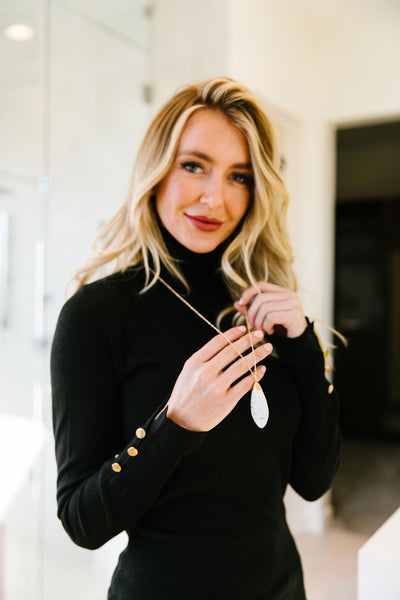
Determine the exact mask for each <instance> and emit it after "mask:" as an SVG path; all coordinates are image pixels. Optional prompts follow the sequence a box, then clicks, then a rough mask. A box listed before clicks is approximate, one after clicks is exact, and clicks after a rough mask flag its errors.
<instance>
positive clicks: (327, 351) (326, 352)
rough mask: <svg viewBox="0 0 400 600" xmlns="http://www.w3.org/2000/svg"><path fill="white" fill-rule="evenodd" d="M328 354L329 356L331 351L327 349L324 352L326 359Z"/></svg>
mask: <svg viewBox="0 0 400 600" xmlns="http://www.w3.org/2000/svg"><path fill="white" fill-rule="evenodd" d="M328 354H329V350H326V349H325V350H324V358H326V357H327V356H328Z"/></svg>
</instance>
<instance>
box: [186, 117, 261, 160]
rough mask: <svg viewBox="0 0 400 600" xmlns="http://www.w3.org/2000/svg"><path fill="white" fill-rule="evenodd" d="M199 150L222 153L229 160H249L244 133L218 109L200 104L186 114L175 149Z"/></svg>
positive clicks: (214, 153) (216, 153)
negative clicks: (192, 112) (192, 111)
mask: <svg viewBox="0 0 400 600" xmlns="http://www.w3.org/2000/svg"><path fill="white" fill-rule="evenodd" d="M193 150H197V151H202V152H205V153H207V154H210V156H214V155H218V154H219V153H222V154H223V155H224V156H225V158H226V159H227V160H230V159H231V160H232V162H249V160H250V157H249V149H248V144H247V140H246V137H245V136H244V134H243V133H242V132H241V131H240V130H239V129H238V128H237V127H236V126H235V125H233V123H232V122H231V121H230V120H229V119H228V117H226V116H225V115H224V114H223V113H222V112H221V111H218V110H212V109H207V108H201V109H199V110H197V111H196V112H195V113H194V114H193V115H192V116H191V117H189V119H188V121H187V123H186V125H185V127H184V129H183V132H182V135H181V138H180V141H179V145H178V152H180V153H181V152H190V151H193Z"/></svg>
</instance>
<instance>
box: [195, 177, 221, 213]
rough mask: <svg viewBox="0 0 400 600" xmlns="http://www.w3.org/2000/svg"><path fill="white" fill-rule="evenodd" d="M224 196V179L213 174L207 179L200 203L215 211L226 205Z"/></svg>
mask: <svg viewBox="0 0 400 600" xmlns="http://www.w3.org/2000/svg"><path fill="white" fill-rule="evenodd" d="M224 195H225V192H224V180H223V177H221V176H219V175H218V174H213V175H212V176H210V177H209V178H208V179H207V182H206V185H205V187H204V190H203V193H202V195H201V198H200V202H201V203H202V204H206V205H207V206H209V207H210V208H212V209H213V210H215V209H217V208H220V207H221V206H223V205H224V201H225V199H224Z"/></svg>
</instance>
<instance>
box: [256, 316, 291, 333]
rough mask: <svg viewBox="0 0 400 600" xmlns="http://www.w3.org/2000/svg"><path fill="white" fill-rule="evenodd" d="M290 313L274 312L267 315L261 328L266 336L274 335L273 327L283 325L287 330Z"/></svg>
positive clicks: (289, 322)
mask: <svg viewBox="0 0 400 600" xmlns="http://www.w3.org/2000/svg"><path fill="white" fill-rule="evenodd" d="M291 321H292V319H291V311H275V312H270V313H268V314H267V315H266V316H265V318H264V321H263V324H262V328H263V330H264V331H265V333H267V334H268V335H272V334H273V333H274V327H275V325H283V326H284V327H285V328H286V329H287V330H289V328H290V325H291Z"/></svg>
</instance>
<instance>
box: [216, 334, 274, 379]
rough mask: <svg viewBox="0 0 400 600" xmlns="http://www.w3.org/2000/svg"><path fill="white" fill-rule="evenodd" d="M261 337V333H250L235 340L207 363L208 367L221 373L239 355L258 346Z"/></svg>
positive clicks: (262, 335)
mask: <svg viewBox="0 0 400 600" xmlns="http://www.w3.org/2000/svg"><path fill="white" fill-rule="evenodd" d="M263 337H264V332H263V331H261V330H259V331H252V332H251V333H250V334H248V335H245V336H243V337H242V338H240V339H239V340H236V341H235V342H234V343H233V345H231V344H229V345H227V346H226V347H225V348H223V349H222V350H221V351H220V352H219V353H218V354H216V355H215V356H214V357H213V358H212V359H211V360H210V361H209V365H210V367H211V368H213V369H215V370H216V371H217V372H218V371H223V370H224V369H226V367H228V365H230V364H231V363H232V362H233V361H234V360H236V359H237V358H238V356H239V357H240V355H239V353H240V354H243V353H244V352H246V350H249V349H250V348H251V347H252V346H255V345H256V344H258V343H259V342H260V341H261V340H262V338H263Z"/></svg>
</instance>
